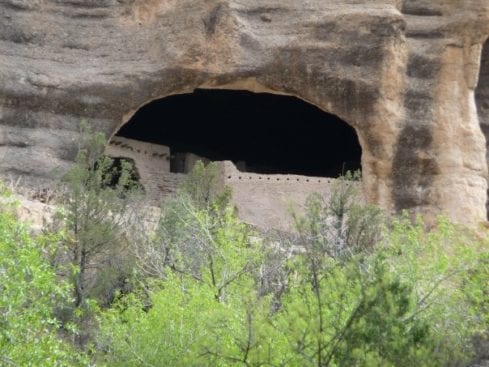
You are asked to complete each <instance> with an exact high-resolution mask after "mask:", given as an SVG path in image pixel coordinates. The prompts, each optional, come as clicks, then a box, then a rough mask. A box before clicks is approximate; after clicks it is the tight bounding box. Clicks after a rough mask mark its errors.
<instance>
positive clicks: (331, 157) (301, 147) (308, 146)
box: [117, 89, 361, 177]
mask: <svg viewBox="0 0 489 367" xmlns="http://www.w3.org/2000/svg"><path fill="white" fill-rule="evenodd" d="M117 135H119V136H123V137H126V138H129V139H135V140H140V141H145V142H150V143H155V144H161V145H166V146H168V147H170V149H171V154H172V156H175V155H176V154H178V153H193V154H196V155H198V156H201V157H205V158H208V159H210V160H213V161H220V160H231V161H233V162H234V163H235V164H237V165H238V167H239V168H240V169H241V170H243V171H248V172H256V173H264V174H266V173H282V174H299V175H306V176H324V177H337V176H339V175H341V174H342V173H344V172H346V171H347V170H358V169H360V167H361V166H360V159H361V148H360V145H359V142H358V138H357V135H356V133H355V130H354V129H353V128H352V127H351V126H349V125H348V124H347V123H345V122H344V121H342V120H341V119H339V118H338V117H336V116H334V115H331V114H328V113H325V112H324V111H322V110H320V109H319V108H317V107H315V106H313V105H311V104H308V103H306V102H304V101H302V100H300V99H298V98H295V97H290V96H279V95H274V94H268V93H251V92H246V91H228V90H204V89H198V90H196V91H195V92H194V93H190V94H181V95H174V96H170V97H167V98H163V99H160V100H156V101H153V102H151V103H149V104H147V105H145V106H144V107H142V108H141V109H140V110H139V111H138V112H137V113H136V114H135V115H134V116H133V118H132V119H131V120H130V121H129V122H128V123H127V124H126V125H124V126H123V127H122V129H121V130H120V131H119V132H118V134H117Z"/></svg>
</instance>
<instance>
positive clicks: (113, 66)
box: [0, 0, 489, 223]
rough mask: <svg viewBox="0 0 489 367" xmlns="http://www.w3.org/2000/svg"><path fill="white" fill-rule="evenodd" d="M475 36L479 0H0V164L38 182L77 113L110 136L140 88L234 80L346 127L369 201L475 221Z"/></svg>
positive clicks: (66, 148) (147, 94)
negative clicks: (358, 150)
mask: <svg viewBox="0 0 489 367" xmlns="http://www.w3.org/2000/svg"><path fill="white" fill-rule="evenodd" d="M488 35H489V2H488V1H487V0H403V1H402V0H353V1H352V0H348V1H347V0H303V1H297V0H240V1H238V0H3V1H1V2H0V158H1V160H0V170H1V171H2V175H3V177H13V178H16V179H17V178H18V177H22V179H21V182H22V183H23V184H24V185H27V186H29V185H35V186H43V185H50V183H51V182H52V180H56V179H58V178H59V177H60V176H61V175H62V174H63V172H65V171H66V169H67V168H68V167H69V166H70V165H71V164H72V162H73V159H74V156H75V154H76V150H77V142H78V138H79V133H78V131H79V124H80V122H81V121H82V120H89V121H91V122H92V123H93V124H95V125H96V126H97V127H98V128H99V129H100V130H102V131H104V132H106V133H107V134H109V135H112V134H114V133H115V132H116V131H117V130H118V129H119V128H120V126H121V125H122V124H124V123H125V122H127V121H128V119H129V118H130V116H132V114H133V113H134V112H135V111H136V110H137V109H138V108H140V107H141V106H143V105H145V104H147V103H148V102H150V101H152V100H155V99H158V98H162V97H165V96H170V95H173V94H178V93H187V92H191V91H193V90H194V89H196V88H221V89H226V88H228V89H244V90H249V91H254V92H270V93H279V94H286V95H293V96H297V97H299V98H301V99H303V100H305V101H307V102H310V103H311V104H314V105H316V106H318V107H320V108H322V109H323V110H325V111H327V112H329V113H332V114H335V115H337V116H339V117H340V118H341V119H343V120H344V121H346V122H347V123H349V124H350V125H351V126H353V127H354V128H355V129H356V131H357V134H358V136H359V139H360V143H361V146H362V150H363V155H362V168H363V177H364V181H363V186H364V192H365V196H366V198H367V200H368V201H370V202H372V203H376V204H378V205H380V206H382V207H383V208H385V209H387V210H388V211H400V210H403V209H409V210H411V211H413V212H422V213H424V214H427V215H434V214H438V213H441V212H442V213H445V214H448V215H449V216H450V217H451V218H452V219H454V220H457V221H461V222H466V223H473V222H477V221H479V220H483V219H484V218H485V216H486V209H485V202H486V188H487V183H486V182H487V181H486V179H487V164H486V142H485V138H484V135H483V134H482V132H481V128H480V124H482V125H483V126H484V124H485V125H488V124H489V120H488V119H489V117H488V111H489V108H488V106H489V66H488V58H489V57H488V53H489V51H487V49H488V48H489V47H487V46H486V47H485V48H484V50H485V51H484V57H483V59H482V60H483V66H482V68H481V62H480V61H481V53H482V49H483V47H482V45H483V44H484V42H485V41H486V39H487V37H488ZM481 70H482V71H481ZM479 75H480V78H479ZM479 79H480V81H479ZM478 85H479V87H477V86H478ZM476 90H477V93H476ZM476 94H477V99H476V98H475V95H476ZM476 100H477V104H476ZM478 111H479V112H478Z"/></svg>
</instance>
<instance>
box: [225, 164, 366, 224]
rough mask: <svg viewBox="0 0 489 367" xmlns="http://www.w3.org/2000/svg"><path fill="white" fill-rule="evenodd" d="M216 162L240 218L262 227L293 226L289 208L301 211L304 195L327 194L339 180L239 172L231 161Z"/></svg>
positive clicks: (328, 194)
mask: <svg viewBox="0 0 489 367" xmlns="http://www.w3.org/2000/svg"><path fill="white" fill-rule="evenodd" d="M219 165H220V169H221V172H222V175H223V182H224V184H225V185H227V186H229V187H230V188H231V189H232V191H233V201H234V203H235V204H236V206H237V207H238V210H239V215H240V217H241V219H243V220H244V221H245V222H247V223H250V224H253V225H256V226H258V227H260V228H264V229H277V230H290V229H292V228H293V218H292V212H299V213H301V212H302V211H303V209H304V204H305V202H306V199H307V197H308V196H309V195H311V194H313V193H319V194H320V195H322V196H323V197H325V198H328V197H329V196H330V194H331V191H332V187H333V185H334V184H335V183H337V181H338V180H337V179H334V178H324V177H308V176H298V175H266V174H256V173H249V172H240V171H238V170H237V169H236V167H235V166H234V165H233V163H232V162H219ZM352 184H356V183H352ZM358 185H359V183H358ZM359 189H360V188H359Z"/></svg>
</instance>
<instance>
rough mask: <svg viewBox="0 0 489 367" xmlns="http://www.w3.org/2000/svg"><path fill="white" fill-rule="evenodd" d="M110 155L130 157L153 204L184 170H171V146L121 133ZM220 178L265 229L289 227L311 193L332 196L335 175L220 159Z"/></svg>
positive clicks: (249, 218)
mask: <svg viewBox="0 0 489 367" xmlns="http://www.w3.org/2000/svg"><path fill="white" fill-rule="evenodd" d="M106 154H107V155H109V156H111V157H118V158H130V159H133V160H134V162H135V164H136V169H137V172H138V174H139V177H140V182H141V184H142V185H143V186H144V188H145V191H146V196H147V198H148V200H149V201H151V202H152V203H153V204H152V205H154V203H155V202H158V201H160V200H164V199H165V198H166V197H168V196H169V195H171V194H172V193H174V192H175V191H176V190H177V188H178V186H179V185H180V183H181V182H182V181H183V180H184V179H185V176H186V175H185V174H182V173H172V172H170V163H169V159H170V155H171V152H170V149H169V148H168V147H166V146H162V145H155V144H149V143H145V142H140V141H136V140H131V139H126V138H122V137H118V136H117V137H114V138H113V139H112V141H111V142H110V144H109V145H108V146H107V149H106ZM217 165H218V172H219V176H220V177H219V181H220V183H221V184H223V185H226V186H228V187H230V188H231V189H232V191H233V201H234V203H235V204H236V206H237V208H238V210H239V215H240V217H241V219H243V220H244V221H245V222H247V223H250V224H252V225H255V226H257V227H260V228H263V229H277V230H290V229H292V227H293V218H292V212H293V211H296V212H302V211H303V208H304V203H305V201H306V199H307V197H308V196H309V195H311V194H312V193H319V194H321V195H322V196H324V197H326V198H327V197H329V196H330V194H331V189H332V186H333V185H334V184H335V182H336V181H337V180H336V179H334V178H325V177H308V176H299V175H280V174H273V175H269V174H257V173H250V172H241V171H239V170H238V169H237V168H236V166H235V165H234V164H233V163H232V162H230V161H223V162H217Z"/></svg>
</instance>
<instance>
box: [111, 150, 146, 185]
mask: <svg viewBox="0 0 489 367" xmlns="http://www.w3.org/2000/svg"><path fill="white" fill-rule="evenodd" d="M110 159H111V160H112V165H111V167H109V168H108V171H107V173H108V174H109V175H110V177H108V182H107V186H108V187H112V188H115V187H116V186H117V184H118V183H119V180H120V179H121V175H122V166H123V163H126V164H127V166H126V167H128V169H129V171H130V176H129V182H130V183H131V184H132V185H135V186H137V188H139V189H140V190H143V191H144V188H143V187H142V185H141V183H140V177H139V173H138V171H137V168H136V162H135V161H134V159H131V158H125V157H110ZM126 188H130V187H129V185H128V187H126Z"/></svg>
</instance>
